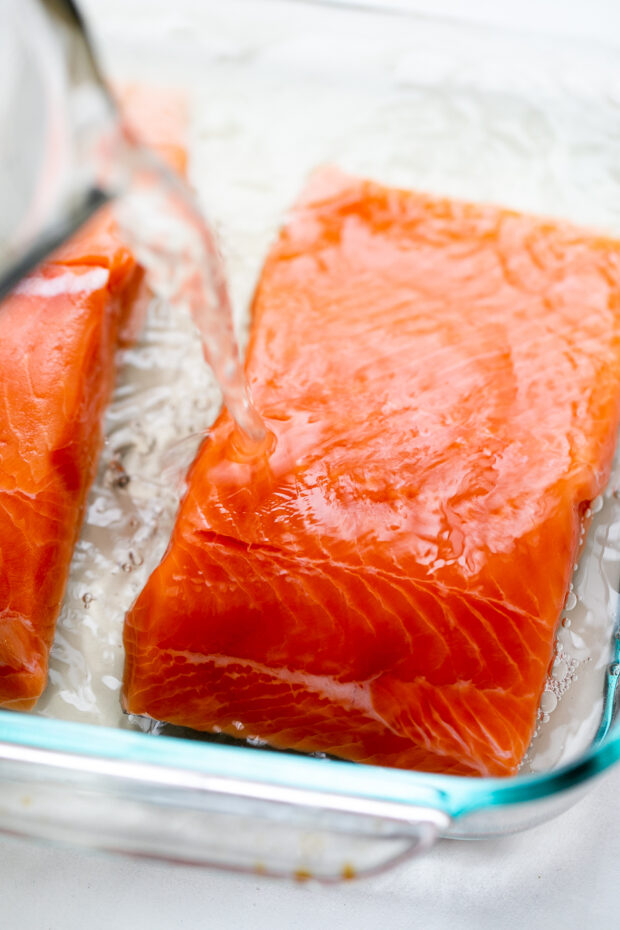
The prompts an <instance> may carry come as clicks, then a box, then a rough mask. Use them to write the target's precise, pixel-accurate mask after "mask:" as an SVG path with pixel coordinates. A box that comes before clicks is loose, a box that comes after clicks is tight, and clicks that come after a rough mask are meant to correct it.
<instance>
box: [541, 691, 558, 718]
mask: <svg viewBox="0 0 620 930" xmlns="http://www.w3.org/2000/svg"><path fill="white" fill-rule="evenodd" d="M557 706H558V699H557V697H556V695H555V694H554V693H553V691H548V690H546V689H545V690H544V691H543V693H542V697H541V699H540V709H541V710H542V712H543V715H544V716H543V720H544V717H545V716H546V717H547V719H548V716H549V714H550V713H552V712H553V711H554V710H555V709H556V707H557Z"/></svg>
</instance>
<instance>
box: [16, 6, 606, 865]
mask: <svg viewBox="0 0 620 930" xmlns="http://www.w3.org/2000/svg"><path fill="white" fill-rule="evenodd" d="M85 7H86V12H87V13H90V14H91V19H92V27H93V31H94V34H95V36H96V38H97V39H98V44H99V46H100V49H101V52H102V56H103V61H104V64H105V66H106V68H107V72H108V74H109V75H110V76H111V77H112V78H113V79H114V80H118V81H125V80H134V79H137V80H140V81H143V82H148V83H153V84H155V85H157V84H166V85H176V86H180V87H182V88H184V89H185V90H186V91H187V94H188V100H189V105H190V112H191V120H192V139H191V145H190V152H191V161H192V179H193V182H194V184H195V185H196V188H197V190H198V193H199V196H200V198H201V201H202V203H203V205H204V206H205V209H206V211H207V213H208V215H209V217H210V218H211V220H212V221H213V223H214V225H215V227H216V230H217V232H218V235H219V239H220V241H221V244H222V251H223V254H224V258H225V261H226V265H227V268H228V272H229V276H230V280H231V287H232V292H233V299H234V303H235V307H236V312H237V319H236V324H237V328H238V332H239V336H240V339H241V341H242V342H243V340H244V334H245V330H246V328H247V307H248V302H249V299H250V297H251V293H252V288H253V284H254V282H255V280H256V276H257V274H258V271H259V269H260V265H261V261H262V259H263V258H264V255H265V253H266V250H267V248H268V245H269V242H270V241H271V239H272V238H273V236H274V235H275V233H276V230H277V228H278V226H279V225H280V223H281V222H282V219H283V217H284V215H285V211H286V209H287V207H288V206H289V205H290V204H291V203H292V202H293V201H294V200H295V198H296V196H297V195H298V193H299V190H300V189H301V187H302V185H303V182H304V179H305V178H306V177H307V175H308V173H309V172H310V171H311V170H312V169H313V168H315V167H316V166H317V165H320V164H324V163H334V164H337V165H339V166H340V167H342V168H344V169H345V170H349V171H351V172H353V173H356V174H361V175H365V176H368V177H372V178H375V179H377V180H379V181H382V182H385V183H390V184H396V185H399V186H403V187H411V188H418V189H424V190H430V191H432V192H435V193H439V194H447V195H450V196H456V197H462V198H467V199H472V200H478V201H493V202H497V203H501V204H502V205H505V206H511V207H515V208H517V209H524V210H529V211H533V212H537V213H543V214H550V215H553V216H558V217H566V218H568V219H571V220H574V221H577V222H579V223H581V224H586V225H589V226H593V227H597V228H600V229H603V230H605V231H607V232H611V233H620V198H619V197H618V194H619V193H620V170H619V169H618V165H619V164H620V157H619V156H620V129H618V126H620V121H619V120H618V111H619V103H620V68H618V65H617V63H616V56H615V55H614V53H613V52H612V51H610V50H608V49H606V48H604V47H601V46H594V45H591V46H588V45H584V44H582V43H579V42H572V41H568V40H562V41H559V40H551V39H545V38H541V37H537V36H534V35H512V34H507V33H504V32H501V31H497V30H493V29H483V28H480V27H473V26H469V25H465V24H450V23H447V22H440V21H434V20H432V19H429V18H422V17H418V16H415V15H412V14H409V13H406V12H403V11H402V10H400V11H396V10H390V9H389V8H387V7H381V8H373V7H371V6H370V5H368V6H366V5H363V4H361V5H360V4H358V5H355V7H353V6H348V5H346V4H338V3H324V2H323V3H322V2H295V3H291V2H289V0H228V2H227V3H226V4H222V3H218V2H217V0H207V2H203V3H201V4H194V3H190V2H189V0H177V2H176V3H175V4H174V5H173V8H171V5H170V4H169V3H164V2H159V0H157V2H155V0H153V2H151V3H150V4H149V6H148V16H147V15H146V13H145V7H144V6H142V5H141V4H140V3H135V4H128V3H127V2H125V0H123V2H121V0H109V2H107V3H106V4H105V7H104V6H102V5H97V4H96V3H95V2H94V0H92V2H89V3H87V4H85ZM121 362H122V366H123V367H122V371H121V376H120V381H119V387H118V389H117V392H116V395H115V398H114V402H113V404H112V406H111V409H110V414H109V416H108V422H107V437H108V438H107V443H106V449H105V450H104V454H103V458H102V464H101V469H100V474H99V477H98V479H97V483H96V485H95V487H94V488H93V492H92V494H91V498H90V503H89V508H88V514H87V518H86V522H85V526H84V530H83V533H82V538H81V540H80V543H79V545H78V548H77V551H76V557H75V559H74V563H73V568H72V577H71V581H70V584H69V588H68V591H67V597H66V603H65V606H64V609H63V614H62V617H61V620H60V622H59V627H58V634H57V637H56V643H55V647H54V650H53V653H52V658H51V670H50V685H49V687H48V690H47V691H46V693H45V695H44V696H43V698H42V700H41V702H40V704H39V706H38V708H37V709H36V711H35V712H33V713H32V714H18V713H10V712H0V779H1V782H2V787H1V790H0V829H1V830H2V831H4V832H5V833H13V834H19V835H23V836H31V837H38V838H43V839H51V840H57V841H70V842H74V843H79V844H83V845H86V846H89V847H93V848H99V849H105V850H111V851H118V852H124V853H131V854H137V855H142V856H150V857H156V858H163V859H168V860H174V861H184V862H192V863H199V864H208V865H215V866H221V867H228V868H235V869H243V870H249V871H255V872H260V873H269V874H276V875H286V876H297V877H298V878H306V877H310V876H313V877H316V878H319V879H322V880H326V881H329V880H338V879H340V878H348V877H353V876H355V875H360V874H366V873H369V872H373V871H376V870H378V869H380V868H384V867H386V866H387V865H389V864H391V863H394V862H396V861H399V860H400V859H402V858H403V857H405V856H409V855H411V854H413V853H415V852H420V851H422V850H424V849H426V848H428V847H429V846H430V845H431V844H432V842H433V841H434V839H435V838H437V837H438V836H448V837H481V836H488V835H492V834H498V833H507V832H511V831H513V830H517V829H523V828H525V827H527V826H529V825H531V824H533V823H538V822H540V821H541V820H543V819H546V818H549V817H551V816H553V815H555V814H557V813H559V812H560V811H561V810H563V809H564V808H566V807H567V806H568V805H569V804H571V803H573V801H574V800H575V799H576V798H577V797H579V795H580V793H582V792H583V791H585V790H587V788H588V786H589V784H590V782H591V781H592V780H593V779H594V777H595V776H597V775H598V774H600V773H602V772H603V771H605V770H606V769H607V768H609V767H610V766H611V765H613V764H614V763H615V762H616V761H617V760H618V759H619V758H620V725H617V724H616V722H615V718H616V700H615V698H616V681H617V677H618V672H619V671H620V664H619V660H620V652H619V650H620V644H619V642H618V639H617V638H616V629H617V618H616V613H617V590H618V578H619V576H620V533H619V532H618V529H617V527H618V526H619V525H620V523H619V521H618V516H619V509H620V503H619V502H618V500H617V496H616V494H615V493H614V492H615V488H616V487H617V486H618V487H620V465H619V464H618V463H616V465H615V467H614V471H613V474H612V478H611V481H610V485H609V489H608V492H606V494H605V495H603V496H602V497H601V499H599V500H597V501H596V502H593V504H592V510H593V520H592V526H591V529H590V533H589V538H588V543H587V546H586V551H585V552H584V555H583V557H582V558H581V560H580V562H581V564H580V566H579V570H578V571H577V572H576V574H575V578H574V582H573V588H572V590H571V592H570V593H569V598H568V600H567V604H566V611H565V613H564V615H563V619H562V624H561V626H560V628H559V632H558V643H557V650H556V659H555V663H554V667H553V670H552V672H551V674H550V678H549V683H548V687H547V689H546V690H545V693H544V695H543V701H542V702H541V709H540V714H539V717H540V726H539V731H540V732H539V733H538V734H537V736H536V737H535V740H534V742H533V744H532V747H531V749H530V752H529V753H528V756H527V758H526V760H525V763H524V766H523V769H522V773H521V774H519V775H518V776H515V777H513V778H506V779H472V778H460V777H450V776H440V775H431V774H425V773H421V772H407V771H401V770H390V769H383V768H375V767H372V766H360V765H353V764H349V763H345V762H340V761H337V760H333V759H327V758H313V757H305V756H301V755H297V754H294V753H282V752H275V751H271V750H269V749H266V748H265V747H259V746H250V745H247V744H241V743H239V744H235V743H234V741H230V740H222V739H218V738H217V737H214V738H212V739H209V738H205V737H200V738H197V736H196V734H189V733H187V732H185V733H184V732H179V731H176V730H174V728H170V727H165V726H164V727H161V726H160V725H156V724H152V723H151V722H148V721H141V720H136V719H133V718H128V717H126V716H124V715H122V713H121V711H120V705H119V702H118V688H119V685H120V682H119V677H120V669H121V668H122V650H121V648H120V632H121V624H122V617H123V613H124V611H125V609H126V608H127V607H128V606H129V604H130V603H131V601H132V600H133V598H134V597H135V594H136V593H137V591H138V590H139V588H140V586H141V584H142V583H143V581H144V579H145V577H146V575H147V574H148V572H149V571H150V569H151V568H152V567H153V566H154V564H156V562H157V559H158V558H159V556H160V555H161V552H162V549H163V547H164V546H165V542H166V538H167V535H168V533H169V530H170V526H171V522H172V520H173V517H174V509H175V506H176V503H177V501H178V497H179V494H180V493H181V490H182V486H181V482H180V480H176V479H177V478H178V477H179V475H181V474H182V471H183V467H184V465H185V464H187V462H188V461H189V459H190V458H191V454H192V451H193V448H195V445H196V442H197V438H196V434H197V432H200V431H201V430H204V429H206V428H207V427H208V424H209V422H210V420H211V419H212V418H213V416H214V414H215V412H216V410H217V405H218V393H217V389H216V388H215V386H214V385H213V383H212V382H210V381H209V378H208V375H207V373H206V372H205V371H204V366H203V365H202V362H201V357H200V350H199V344H198V341H197V337H196V336H195V334H194V333H193V330H192V328H191V325H190V323H189V319H188V317H187V314H186V315H185V316H184V315H183V308H182V307H179V306H177V305H176V304H175V302H174V300H172V301H167V300H165V299H162V298H160V299H158V300H156V301H155V302H154V304H153V307H152V308H151V315H150V320H149V323H148V325H147V329H146V332H145V334H144V336H143V338H142V340H141V342H140V343H139V344H138V345H137V346H136V347H134V348H132V349H130V350H127V351H126V352H125V353H124V355H123V358H122V359H121ZM162 437H163V439H162ZM183 437H190V438H189V439H188V440H187V442H185V443H183V442H181V443H180V444H179V442H178V441H179V439H183ZM192 437H193V439H192ZM577 671H578V672H579V674H578V675H577ZM143 731H146V732H143Z"/></svg>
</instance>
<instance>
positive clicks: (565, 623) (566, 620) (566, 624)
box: [562, 617, 570, 629]
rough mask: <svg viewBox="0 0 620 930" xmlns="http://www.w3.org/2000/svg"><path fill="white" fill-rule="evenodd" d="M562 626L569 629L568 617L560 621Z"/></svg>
mask: <svg viewBox="0 0 620 930" xmlns="http://www.w3.org/2000/svg"><path fill="white" fill-rule="evenodd" d="M562 626H563V627H565V629H568V628H569V627H570V617H564V618H563V619H562Z"/></svg>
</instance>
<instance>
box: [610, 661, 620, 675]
mask: <svg viewBox="0 0 620 930" xmlns="http://www.w3.org/2000/svg"><path fill="white" fill-rule="evenodd" d="M609 674H610V675H613V677H614V678H617V677H618V675H620V662H613V663H612V664H611V665H610V666H609Z"/></svg>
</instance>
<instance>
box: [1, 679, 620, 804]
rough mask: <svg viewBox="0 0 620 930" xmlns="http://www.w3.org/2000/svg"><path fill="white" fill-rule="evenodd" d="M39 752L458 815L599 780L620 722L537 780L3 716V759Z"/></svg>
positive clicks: (97, 765)
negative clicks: (479, 775) (414, 768)
mask: <svg viewBox="0 0 620 930" xmlns="http://www.w3.org/2000/svg"><path fill="white" fill-rule="evenodd" d="M614 681H615V677H614ZM612 690H613V691H614V692H615V689H612ZM612 697H613V695H612ZM32 750H36V751H38V753H39V756H38V761H40V762H43V761H44V760H45V761H47V762H49V763H51V764H54V763H55V764H57V765H58V763H59V762H61V763H62V767H63V768H65V769H67V768H69V769H71V768H73V769H80V768H82V769H87V770H88V771H90V772H93V771H94V772H98V771H100V772H101V773H104V770H105V772H107V773H109V774H112V775H115V776H117V777H121V778H122V777H131V778H133V780H136V779H137V780H141V778H142V777H143V776H144V775H145V774H146V773H149V774H151V775H152V776H153V777H157V776H159V777H157V781H158V782H159V783H160V784H161V782H162V780H163V781H165V780H166V776H167V775H169V776H171V778H172V780H173V781H174V784H176V785H179V784H180V785H182V784H183V780H184V776H188V777H189V776H195V775H203V776H210V777H211V778H214V779H216V780H217V779H222V780H224V779H225V780H231V779H233V780H234V781H235V782H237V783H238V784H240V785H242V784H245V785H246V786H248V788H249V789H250V790H249V793H250V795H251V796H252V795H253V794H254V792H253V791H252V790H251V786H257V785H269V786H271V787H273V788H274V789H293V790H295V789H296V790H300V791H302V792H305V793H307V794H310V795H312V794H317V795H318V794H320V793H325V792H328V793H329V794H330V795H334V796H338V797H339V798H342V799H344V798H357V799H360V800H367V801H381V802H390V803H394V804H398V805H401V806H404V807H411V808H413V807H425V808H431V809H435V810H439V811H441V812H442V813H444V814H445V815H447V816H448V817H449V818H451V819H457V818H459V817H462V816H464V815H468V814H473V813H477V812H480V811H485V810H490V809H495V808H498V807H508V806H513V805H516V804H522V803H527V802H530V801H536V800H542V799H544V798H548V797H551V796H554V795H557V794H559V793H560V792H563V793H564V792H567V791H569V790H570V789H572V788H577V787H579V786H580V785H583V784H584V783H585V782H588V781H590V780H591V779H593V778H594V777H595V776H597V775H599V774H601V773H603V772H604V771H606V770H607V769H608V768H610V767H611V766H612V765H614V764H615V763H617V762H618V761H620V724H616V725H615V726H614V727H612V728H611V729H609V731H608V732H607V733H606V734H605V736H604V737H603V738H602V739H601V740H600V741H598V742H596V741H595V742H594V743H593V745H592V746H591V747H590V748H589V749H588V750H587V751H586V752H585V753H583V754H582V755H581V756H579V757H578V758H576V759H575V760H573V761H572V762H569V763H567V764H565V765H563V766H562V767H560V768H558V769H554V770H551V771H549V772H543V773H540V774H535V775H518V774H517V775H512V776H508V777H504V778H488V777H483V778H477V777H473V776H464V775H442V774H436V773H433V772H419V771H409V770H405V769H396V768H388V767H380V766H376V765H366V764H361V765H356V764H353V763H350V762H345V761H341V760H337V759H332V758H327V759H317V758H313V757H311V756H303V755H297V754H292V753H287V752H278V751H274V750H270V749H266V750H257V749H255V748H253V747H250V746H244V745H239V746H236V745H221V744H217V743H209V742H202V741H200V740H191V739H186V738H184V737H176V736H154V735H153V734H151V733H143V732H140V731H132V730H119V729H115V728H113V727H108V726H99V725H97V724H91V723H78V722H73V721H66V720H56V719H52V718H48V717H36V716H30V715H27V714H21V713H19V712H14V711H8V710H0V762H2V761H8V760H11V761H25V762H27V761H32V756H31V751H32ZM41 754H42V755H41ZM162 776H163V778H162ZM319 806H320V805H319Z"/></svg>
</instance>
